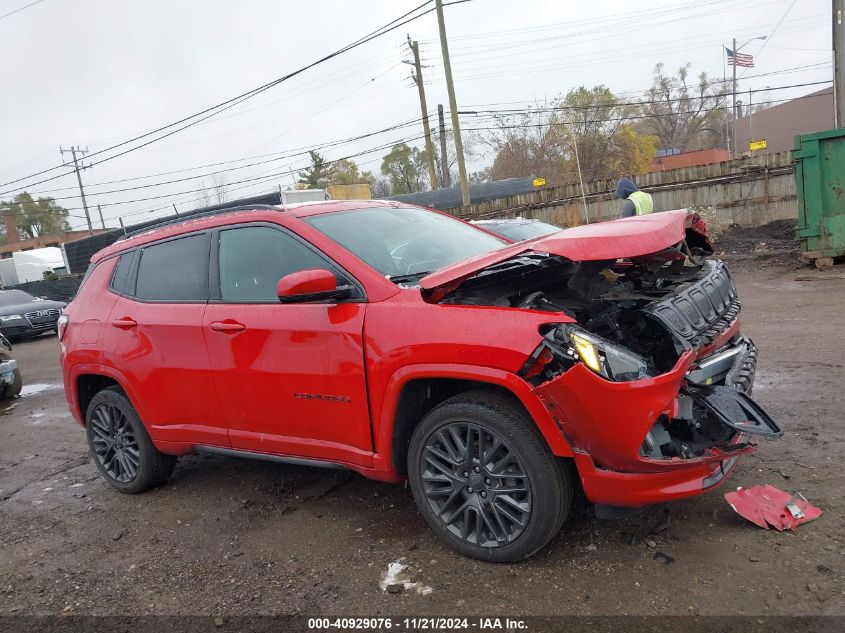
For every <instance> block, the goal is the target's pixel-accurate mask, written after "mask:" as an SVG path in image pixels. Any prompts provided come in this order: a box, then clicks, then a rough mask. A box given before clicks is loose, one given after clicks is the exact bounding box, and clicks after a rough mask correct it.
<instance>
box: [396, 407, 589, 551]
mask: <svg viewBox="0 0 845 633" xmlns="http://www.w3.org/2000/svg"><path fill="white" fill-rule="evenodd" d="M408 478H409V480H410V484H411V490H412V491H413V493H414V498H415V500H416V502H417V505H418V507H419V508H420V512H421V513H422V515H423V517H424V518H425V520H426V522H427V523H428V524H429V525H430V526H431V528H432V529H433V530H434V531H435V532H436V533H437V534H438V535H439V536H440V537H441V538H442V539H443V540H444V541H446V542H447V543H448V544H449V545H450V546H452V547H453V548H455V549H456V550H458V551H459V552H461V553H463V554H465V555H467V556H471V557H473V558H479V559H482V560H489V561H494V562H514V561H518V560H521V559H523V558H527V557H528V556H530V555H531V554H534V553H535V552H536V551H537V550H539V549H540V548H541V547H543V546H544V545H545V544H546V543H548V542H549V540H551V538H552V537H553V536H554V535H555V534H556V533H557V531H558V530H559V529H560V527H561V525H562V524H563V521H564V520H565V518H566V515H567V513H568V512H569V507H570V505H571V502H572V492H573V486H572V482H571V475H570V470H569V469H567V468H564V467H562V465H561V463H560V461H559V460H558V459H557V458H555V457H554V456H553V455H552V454H551V452H550V451H549V449H548V447H547V446H546V444H545V442H544V441H543V439H542V437H541V436H540V434H539V433H538V431H537V430H536V427H534V425H533V423H532V421H531V420H530V419H528V418H527V416H526V415H525V414H524V413H523V412H522V411H521V410H520V409H519V408H517V407H515V406H514V405H513V404H512V403H510V402H508V401H507V400H505V399H503V398H500V397H498V396H495V395H490V394H486V393H481V392H477V393H468V394H461V395H458V396H455V397H453V398H450V399H449V400H446V401H445V402H443V403H442V404H440V405H438V406H437V407H435V408H434V409H432V410H431V411H430V412H429V413H428V414H427V415H426V416H425V418H423V420H422V421H421V422H420V424H419V425H418V426H417V428H416V429H415V430H414V434H413V436H412V437H411V443H410V447H409V454H408Z"/></svg>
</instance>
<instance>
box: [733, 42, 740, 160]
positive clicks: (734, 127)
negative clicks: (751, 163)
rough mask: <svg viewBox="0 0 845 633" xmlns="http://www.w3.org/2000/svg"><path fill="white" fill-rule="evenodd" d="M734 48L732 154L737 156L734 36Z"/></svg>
mask: <svg viewBox="0 0 845 633" xmlns="http://www.w3.org/2000/svg"><path fill="white" fill-rule="evenodd" d="M732 50H733V62H734V63H733V70H734V72H733V77H734V78H733V107H732V109H731V121H732V122H733V125H732V126H731V127H732V129H731V134H732V135H733V138H734V147H733V154H732V156H734V157H736V156H737V155H738V153H739V152H738V151H737V150H738V149H739V148H738V147H737V143H736V140H737V139H736V38H734V47H733V49H732Z"/></svg>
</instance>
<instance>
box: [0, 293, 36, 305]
mask: <svg viewBox="0 0 845 633" xmlns="http://www.w3.org/2000/svg"><path fill="white" fill-rule="evenodd" d="M33 301H38V299H36V298H35V297H33V296H32V295H31V294H29V293H27V292H24V291H23V290H0V308H5V307H7V306H16V305H20V304H22V303H32V302H33Z"/></svg>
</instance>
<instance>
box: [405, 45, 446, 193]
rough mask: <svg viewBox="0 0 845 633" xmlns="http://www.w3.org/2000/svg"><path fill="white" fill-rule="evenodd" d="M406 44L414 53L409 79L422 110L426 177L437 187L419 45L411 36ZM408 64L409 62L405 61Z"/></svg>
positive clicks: (432, 186)
mask: <svg viewBox="0 0 845 633" xmlns="http://www.w3.org/2000/svg"><path fill="white" fill-rule="evenodd" d="M408 46H410V47H411V52H412V53H413V54H414V69H415V71H416V72H415V73H411V79H413V80H414V83H415V84H417V91H418V92H419V95H420V111H421V112H422V123H423V133H424V134H425V153H426V158H427V160H428V179H429V181H430V182H431V188H432V189H437V188H438V187H437V171H436V170H435V169H434V146H433V145H432V144H431V127H430V126H429V124H428V106H427V105H426V103H425V87H424V86H423V76H422V64H421V63H420V45H419V43H418V42H417V41H416V40H414V41H413V42H412V41H411V36H410V35H409V36H408ZM405 63H406V64H410V63H411V62H405Z"/></svg>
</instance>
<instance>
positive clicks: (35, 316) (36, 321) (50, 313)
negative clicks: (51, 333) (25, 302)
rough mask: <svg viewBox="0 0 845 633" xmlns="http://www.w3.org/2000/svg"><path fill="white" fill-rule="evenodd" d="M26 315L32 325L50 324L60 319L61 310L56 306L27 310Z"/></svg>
mask: <svg viewBox="0 0 845 633" xmlns="http://www.w3.org/2000/svg"><path fill="white" fill-rule="evenodd" d="M24 316H25V317H26V320H27V321H29V322H30V323H31V324H32V325H49V324H52V323H55V322H56V321H58V320H59V311H58V309H56V308H50V309H48V310H35V311H33V312H27V313H26V314H24Z"/></svg>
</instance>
